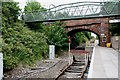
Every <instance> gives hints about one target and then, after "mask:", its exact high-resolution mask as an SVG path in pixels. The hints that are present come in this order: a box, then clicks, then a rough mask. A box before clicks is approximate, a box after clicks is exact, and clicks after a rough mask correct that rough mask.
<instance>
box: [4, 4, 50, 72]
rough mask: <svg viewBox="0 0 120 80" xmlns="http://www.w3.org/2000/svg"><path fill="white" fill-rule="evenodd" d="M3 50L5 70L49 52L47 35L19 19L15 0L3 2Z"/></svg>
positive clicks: (29, 61)
mask: <svg viewBox="0 0 120 80" xmlns="http://www.w3.org/2000/svg"><path fill="white" fill-rule="evenodd" d="M2 4H3V6H2V13H3V16H2V34H3V35H2V38H3V44H2V52H3V55H4V60H3V61H4V70H11V69H13V68H14V67H16V66H18V65H19V64H20V63H22V64H24V65H27V64H29V65H30V64H31V63H33V62H35V60H38V59H41V58H42V54H43V53H44V54H47V53H48V44H47V42H46V39H45V35H44V34H43V33H40V32H35V31H31V30H30V29H29V28H27V27H25V24H24V23H23V22H22V21H19V20H18V16H19V11H20V9H19V7H18V6H17V4H18V3H15V2H5V3H4V2H3V3H2Z"/></svg>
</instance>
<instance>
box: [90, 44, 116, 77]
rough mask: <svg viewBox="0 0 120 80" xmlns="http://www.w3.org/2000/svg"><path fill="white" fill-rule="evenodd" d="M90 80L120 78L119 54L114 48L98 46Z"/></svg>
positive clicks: (91, 65) (93, 58)
mask: <svg viewBox="0 0 120 80" xmlns="http://www.w3.org/2000/svg"><path fill="white" fill-rule="evenodd" d="M88 78H118V52H117V51H115V50H114V49H112V48H106V47H99V46H96V47H95V48H94V51H93V55H92V60H91V64H90V69H89V73H88Z"/></svg>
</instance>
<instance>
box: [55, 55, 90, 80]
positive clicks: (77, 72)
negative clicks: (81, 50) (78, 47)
mask: <svg viewBox="0 0 120 80" xmlns="http://www.w3.org/2000/svg"><path fill="white" fill-rule="evenodd" d="M89 63H90V60H89V58H88V60H87V61H85V60H79V61H77V60H75V57H74V56H73V63H72V64H71V65H69V66H68V67H67V68H66V69H65V70H64V71H63V72H62V73H61V74H60V75H59V76H58V77H57V78H56V80H64V79H67V78H73V79H83V78H87V75H86V74H87V72H88V68H89Z"/></svg>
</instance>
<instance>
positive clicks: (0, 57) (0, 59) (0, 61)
mask: <svg viewBox="0 0 120 80" xmlns="http://www.w3.org/2000/svg"><path fill="white" fill-rule="evenodd" d="M2 78H3V54H2V53H0V80H2Z"/></svg>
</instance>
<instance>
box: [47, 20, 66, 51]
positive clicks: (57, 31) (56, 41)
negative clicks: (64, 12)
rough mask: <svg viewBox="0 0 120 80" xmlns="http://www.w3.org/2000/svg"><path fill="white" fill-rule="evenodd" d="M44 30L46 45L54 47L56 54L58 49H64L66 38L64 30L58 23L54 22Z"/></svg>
mask: <svg viewBox="0 0 120 80" xmlns="http://www.w3.org/2000/svg"><path fill="white" fill-rule="evenodd" d="M45 30H46V31H45V34H46V35H47V41H48V44H49V45H55V49H56V52H58V51H59V49H63V50H65V49H66V47H67V46H68V37H67V33H66V32H65V28H64V27H63V25H61V23H60V22H56V23H54V24H52V25H50V26H49V27H46V28H45Z"/></svg>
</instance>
